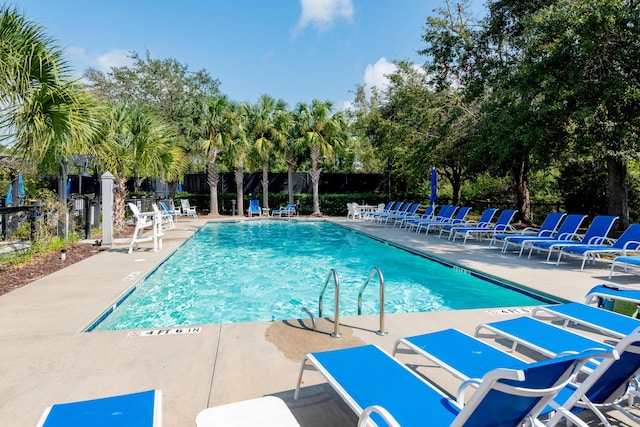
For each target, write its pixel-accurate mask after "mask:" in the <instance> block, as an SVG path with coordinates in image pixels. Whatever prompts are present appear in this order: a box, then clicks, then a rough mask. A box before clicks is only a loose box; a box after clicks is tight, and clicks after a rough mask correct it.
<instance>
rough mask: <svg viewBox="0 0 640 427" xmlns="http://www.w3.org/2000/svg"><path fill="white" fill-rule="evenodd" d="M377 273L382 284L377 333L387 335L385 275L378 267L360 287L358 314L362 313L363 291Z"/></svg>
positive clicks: (374, 268)
mask: <svg viewBox="0 0 640 427" xmlns="http://www.w3.org/2000/svg"><path fill="white" fill-rule="evenodd" d="M376 274H377V275H378V283H379V285H380V329H379V330H377V331H376V334H378V335H387V334H388V332H387V331H385V330H384V276H383V275H382V271H381V270H380V269H379V268H378V267H373V269H372V270H371V272H370V273H369V277H368V278H367V281H366V282H364V285H362V287H361V288H360V292H359V293H358V316H360V315H361V314H362V293H363V292H364V290H365V288H366V287H367V285H368V284H369V282H370V281H371V279H373V276H375V275H376Z"/></svg>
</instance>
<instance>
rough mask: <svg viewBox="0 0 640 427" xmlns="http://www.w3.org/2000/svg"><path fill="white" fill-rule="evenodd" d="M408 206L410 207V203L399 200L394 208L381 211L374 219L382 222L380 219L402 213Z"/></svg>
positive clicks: (384, 219) (383, 219)
mask: <svg viewBox="0 0 640 427" xmlns="http://www.w3.org/2000/svg"><path fill="white" fill-rule="evenodd" d="M410 207H411V203H409V202H401V203H400V204H398V205H397V207H396V209H394V210H392V211H391V212H387V213H381V214H380V215H378V216H377V218H376V220H377V221H378V222H382V221H386V219H387V218H389V217H391V216H395V215H402V214H404V213H405V212H407V210H408V209H409V208H410Z"/></svg>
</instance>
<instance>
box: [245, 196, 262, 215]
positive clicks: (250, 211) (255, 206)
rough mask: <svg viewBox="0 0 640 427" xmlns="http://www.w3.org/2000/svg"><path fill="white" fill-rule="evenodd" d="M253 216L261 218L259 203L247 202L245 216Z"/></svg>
mask: <svg viewBox="0 0 640 427" xmlns="http://www.w3.org/2000/svg"><path fill="white" fill-rule="evenodd" d="M254 215H258V216H262V211H261V210H260V201H259V200H256V199H251V200H249V208H247V216H248V217H252V216H254Z"/></svg>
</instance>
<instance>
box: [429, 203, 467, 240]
mask: <svg viewBox="0 0 640 427" xmlns="http://www.w3.org/2000/svg"><path fill="white" fill-rule="evenodd" d="M470 211H471V206H463V207H461V208H460V209H459V210H458V212H457V213H456V216H455V217H453V218H452V219H450V220H449V221H438V222H432V223H431V224H427V226H426V227H424V226H423V227H424V228H425V234H428V233H429V232H430V231H431V230H434V231H437V230H440V231H442V227H444V226H446V225H451V226H456V225H462V224H464V223H465V221H466V220H467V215H468V214H469V212H470Z"/></svg>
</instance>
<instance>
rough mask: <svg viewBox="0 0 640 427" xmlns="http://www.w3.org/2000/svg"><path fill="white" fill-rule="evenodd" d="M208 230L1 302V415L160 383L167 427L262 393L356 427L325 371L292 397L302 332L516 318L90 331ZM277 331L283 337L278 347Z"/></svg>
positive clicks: (552, 280) (581, 284) (371, 338)
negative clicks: (137, 282)
mask: <svg viewBox="0 0 640 427" xmlns="http://www.w3.org/2000/svg"><path fill="white" fill-rule="evenodd" d="M207 220H215V219H213V218H209V219H207ZM225 220H229V219H228V218H227V219H225ZM233 220H236V219H233ZM256 220H257V219H256ZM283 220H284V219H283ZM296 220H306V218H301V219H296ZM311 220H313V219H311ZM329 220H330V221H336V222H338V223H341V224H343V225H345V226H347V227H353V228H354V229H358V230H362V231H364V232H366V233H372V234H375V235H376V236H379V237H381V238H384V239H388V240H393V241H395V242H400V243H401V244H402V245H404V246H406V247H408V248H411V249H412V250H413V249H417V250H423V251H426V252H428V253H430V254H434V255H436V256H438V257H442V258H444V259H449V260H452V261H455V262H456V263H457V264H460V265H462V266H464V267H465V268H473V269H479V270H481V271H483V272H488V273H490V274H492V275H495V276H496V277H501V278H508V280H511V281H513V282H515V283H519V284H522V285H525V286H529V287H532V288H534V289H536V290H538V291H540V292H546V293H550V294H552V295H556V296H558V297H560V298H563V299H566V300H569V301H584V295H585V293H586V292H587V291H588V290H589V289H590V288H591V287H593V286H595V285H596V284H600V283H603V282H609V281H608V280H606V277H607V276H608V269H607V267H606V266H605V265H604V264H603V263H600V264H599V265H596V266H588V267H587V268H585V271H583V272H581V271H579V267H580V266H579V262H575V260H573V261H569V262H567V263H563V264H561V266H559V267H555V266H551V265H545V264H544V261H543V260H542V259H541V258H540V257H536V258H535V259H531V260H527V259H526V258H525V259H520V258H518V257H517V256H516V255H514V254H501V253H499V250H497V249H494V248H488V246H487V244H486V243H485V242H476V241H472V242H469V243H467V245H462V244H460V243H457V242H456V243H451V242H446V241H444V240H441V239H438V238H436V237H433V236H428V237H425V236H424V234H422V235H415V234H409V233H408V232H407V231H405V230H398V229H397V228H396V229H393V228H391V227H382V226H376V225H373V224H366V223H362V222H361V221H353V220H346V219H339V218H331V219H329ZM200 224H202V220H199V221H197V222H196V221H190V220H181V221H178V223H177V227H176V228H175V229H173V230H168V231H167V232H166V233H165V241H164V247H163V249H162V250H160V251H158V252H152V251H151V250H150V246H149V245H145V244H142V245H141V249H140V250H139V251H136V252H134V253H133V254H127V249H128V243H129V242H128V239H116V242H115V243H114V245H112V246H111V248H110V249H109V250H107V251H104V252H101V253H99V254H97V255H95V256H93V257H91V258H89V259H87V260H84V261H82V262H79V263H77V264H73V265H71V266H68V267H66V268H64V269H62V270H60V271H59V272H57V273H55V274H52V275H50V276H47V277H45V278H42V279H40V280H37V281H35V282H33V283H31V284H29V285H27V286H25V287H23V288H20V289H17V290H15V291H13V292H10V293H8V294H6V295H3V296H2V297H0V347H2V349H3V350H2V351H1V352H0V366H1V368H0V369H1V371H0V372H1V374H2V376H3V381H2V383H0V393H1V395H2V396H3V405H1V406H0V419H2V420H11V421H12V425H19V426H22V425H24V426H30V425H35V424H36V422H37V420H38V418H39V417H40V415H41V413H42V411H43V410H44V408H46V407H47V406H50V405H51V404H53V403H62V402H69V401H75V400H82V399H91V398H97V397H104V396H109V395H114V394H124V393H128V392H134V391H141V390H145V389H151V388H158V389H161V390H162V391H163V420H164V423H163V425H164V426H165V427H172V426H176V427H178V426H184V425H193V424H194V420H195V416H196V415H197V413H198V412H199V411H200V410H202V409H205V408H206V407H210V406H214V405H218V404H223V403H229V402H234V401H238V400H244V399H249V398H255V397H260V396H263V395H277V396H280V397H283V398H284V399H285V401H286V403H287V405H288V406H289V407H290V409H292V411H293V413H294V415H295V416H296V418H297V419H298V421H299V423H300V424H301V425H302V426H304V427H315V426H323V425H335V426H337V427H342V426H347V425H355V423H354V418H353V415H352V414H351V413H350V411H349V410H348V408H346V407H345V405H344V404H342V403H341V400H340V399H339V398H338V397H337V396H336V395H335V393H333V392H332V391H331V390H330V389H329V388H328V387H327V386H326V384H325V382H324V380H323V379H322V377H321V376H319V375H318V374H315V373H308V374H305V384H304V386H305V387H304V388H303V394H302V399H301V401H297V402H294V401H293V400H292V394H293V388H294V387H295V382H296V378H297V375H298V371H299V368H300V358H296V357H292V356H291V355H288V353H287V351H288V350H287V348H283V347H282V342H285V343H286V342H287V337H289V336H294V335H293V334H294V333H295V334H297V335H295V336H296V337H300V336H304V337H306V338H308V339H309V341H308V344H304V345H308V350H307V348H302V349H301V348H297V349H296V350H297V351H300V350H304V351H317V349H318V348H320V349H322V348H334V347H335V346H344V345H354V343H357V342H363V343H364V342H366V343H373V344H377V345H379V346H380V347H382V348H383V349H385V350H386V351H388V352H391V350H392V348H393V343H394V341H395V339H397V338H400V337H403V336H408V335H415V334H419V333H423V332H428V331H432V330H439V329H443V328H447V327H456V328H458V329H461V330H463V331H466V332H469V333H473V329H474V328H475V326H476V325H477V324H478V323H481V322H484V321H488V320H495V316H496V315H504V316H509V315H517V313H512V314H511V313H509V312H506V311H505V313H498V314H496V313H495V312H489V311H488V310H485V309H481V310H460V311H448V312H435V313H418V314H408V315H401V314H393V315H387V318H386V323H387V330H388V331H389V335H387V336H379V335H377V334H376V333H375V328H376V326H377V316H350V317H341V325H342V328H343V330H344V332H345V337H344V338H340V339H336V338H331V337H329V336H328V335H327V334H318V333H314V332H312V331H308V330H304V328H302V329H300V327H298V326H299V324H298V323H295V324H293V323H294V322H289V323H290V324H289V325H285V324H284V322H276V323H271V322H262V323H251V324H225V325H203V326H202V327H201V328H200V329H201V330H200V331H199V332H198V333H193V334H173V335H169V334H167V335H163V336H149V337H128V336H127V334H126V333H125V331H113V332H92V333H82V332H80V331H81V330H82V327H83V326H85V325H87V324H88V323H89V322H90V320H91V319H93V318H95V315H96V313H98V312H99V311H100V310H102V309H104V307H106V306H107V305H108V303H109V302H110V301H115V300H116V299H117V297H118V296H120V295H121V294H122V293H123V292H126V290H127V289H129V288H131V286H132V283H131V282H130V281H128V280H126V278H127V277H128V276H130V275H131V274H132V271H133V272H139V277H140V278H141V277H144V276H145V275H146V272H148V271H151V270H152V269H153V268H157V265H158V264H159V263H160V262H161V261H162V260H163V259H165V258H166V257H167V256H168V255H169V254H170V253H171V252H172V251H173V250H174V249H175V248H176V247H178V246H179V245H180V244H182V242H184V241H185V239H187V238H189V236H191V235H192V234H193V233H194V232H195V231H196V230H197V228H198V226H199V225H200ZM636 279H637V276H635V275H618V276H614V280H613V283H615V284H617V285H625V284H630V283H636V282H637V280H636ZM285 326H286V328H285ZM278 328H280V329H278ZM287 328H288V329H287ZM278 335H280V338H283V339H284V341H283V340H280V341H278V340H277V339H276V338H278ZM296 339H298V338H296ZM289 342H290V343H291V344H292V345H294V344H295V345H299V346H301V345H302V344H303V342H302V341H300V342H292V341H291V340H290V339H289ZM289 350H290V349H289ZM399 357H401V358H402V360H403V361H405V362H406V363H412V364H413V365H414V366H417V367H419V368H420V369H421V371H420V372H421V373H423V374H424V375H426V376H428V377H429V378H430V379H433V380H434V381H435V382H436V383H437V384H438V385H439V386H441V387H442V388H443V389H445V390H446V391H450V392H455V388H456V387H457V386H456V384H457V382H456V381H455V380H453V379H451V378H449V377H448V376H444V375H442V374H441V373H440V372H439V371H434V370H433V368H429V367H428V366H425V363H424V360H421V359H413V358H412V357H411V356H408V355H399Z"/></svg>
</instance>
